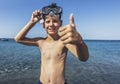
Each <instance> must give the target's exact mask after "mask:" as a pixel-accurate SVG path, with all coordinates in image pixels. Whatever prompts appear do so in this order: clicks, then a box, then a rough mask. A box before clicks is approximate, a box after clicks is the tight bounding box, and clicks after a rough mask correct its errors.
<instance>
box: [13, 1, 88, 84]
mask: <svg viewBox="0 0 120 84" xmlns="http://www.w3.org/2000/svg"><path fill="white" fill-rule="evenodd" d="M61 14H62V8H61V7H59V6H57V5H56V4H55V3H53V4H51V5H49V6H46V7H43V8H42V11H38V10H36V11H34V12H33V13H32V17H31V20H30V21H29V22H28V24H27V25H26V26H25V27H24V28H23V29H22V30H21V31H20V32H19V33H18V34H17V36H16V37H15V40H16V42H18V43H22V44H25V45H30V46H38V47H39V48H40V50H41V74H40V78H39V79H40V81H39V84H66V81H65V73H64V72H65V70H64V69H65V60H66V56H67V51H68V50H69V51H70V52H71V53H72V54H73V55H74V56H75V57H76V58H78V59H79V60H81V61H86V60H87V59H88V57H89V54H88V48H87V46H86V44H85V43H84V41H83V40H82V37H81V36H80V34H79V33H78V32H77V31H76V28H75V24H74V17H73V15H72V14H71V15H70V23H69V24H68V25H66V26H64V27H61V25H62V20H61ZM41 19H43V20H44V22H43V27H44V29H45V30H46V32H47V37H46V38H42V37H39V38H27V37H26V34H27V33H28V32H29V30H30V29H31V28H32V27H33V26H34V25H35V24H36V23H37V22H38V21H40V20H41ZM60 27H61V28H60ZM58 31H60V33H59V34H58Z"/></svg>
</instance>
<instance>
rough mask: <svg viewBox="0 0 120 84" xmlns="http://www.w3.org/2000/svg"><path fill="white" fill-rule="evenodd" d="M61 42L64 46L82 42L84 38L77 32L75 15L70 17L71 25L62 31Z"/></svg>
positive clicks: (62, 28) (61, 29)
mask: <svg viewBox="0 0 120 84" xmlns="http://www.w3.org/2000/svg"><path fill="white" fill-rule="evenodd" d="M59 30H60V36H61V38H60V39H61V40H62V42H63V43H64V44H67V43H78V42H80V41H81V42H82V37H81V36H80V34H79V33H78V32H77V31H76V28H75V23H74V17H73V14H71V15H70V24H69V25H66V26H64V27H61V28H60V29H59Z"/></svg>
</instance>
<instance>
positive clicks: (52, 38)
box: [46, 34, 60, 42]
mask: <svg viewBox="0 0 120 84" xmlns="http://www.w3.org/2000/svg"><path fill="white" fill-rule="evenodd" d="M59 38H60V36H59V35H58V34H57V35H54V36H53V35H48V36H47V38H46V40H48V41H50V42H53V41H57V40H58V39H59Z"/></svg>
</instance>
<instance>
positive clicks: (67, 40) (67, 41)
mask: <svg viewBox="0 0 120 84" xmlns="http://www.w3.org/2000/svg"><path fill="white" fill-rule="evenodd" d="M71 41H72V37H69V38H67V39H66V40H64V41H62V42H63V43H64V44H67V43H70V42H71Z"/></svg>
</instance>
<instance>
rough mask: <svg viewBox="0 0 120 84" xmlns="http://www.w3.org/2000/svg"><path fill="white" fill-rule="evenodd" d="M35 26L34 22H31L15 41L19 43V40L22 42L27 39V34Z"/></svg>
mask: <svg viewBox="0 0 120 84" xmlns="http://www.w3.org/2000/svg"><path fill="white" fill-rule="evenodd" d="M34 25H35V23H33V22H32V21H29V22H28V23H27V25H26V26H25V27H24V28H23V29H22V30H21V31H20V32H19V33H18V34H17V35H16V37H15V41H16V42H18V41H19V40H22V39H23V38H25V36H26V34H27V33H28V32H29V30H30V29H31V28H32V27H33V26H34Z"/></svg>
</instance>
